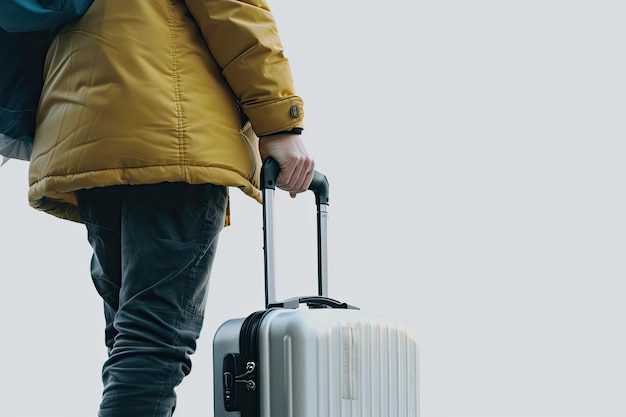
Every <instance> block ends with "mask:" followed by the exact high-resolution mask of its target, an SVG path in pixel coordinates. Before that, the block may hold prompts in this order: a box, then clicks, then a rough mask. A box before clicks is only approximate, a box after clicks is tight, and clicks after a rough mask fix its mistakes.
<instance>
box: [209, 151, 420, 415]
mask: <svg viewBox="0 0 626 417" xmlns="http://www.w3.org/2000/svg"><path fill="white" fill-rule="evenodd" d="M277 173H278V167H277V165H276V164H275V162H274V161H269V162H268V163H266V164H265V165H264V167H263V171H262V180H261V181H262V186H263V201H264V204H263V207H264V209H263V210H264V211H263V213H264V229H263V230H264V238H265V242H264V243H265V245H264V252H265V282H266V287H265V289H266V294H265V296H266V298H265V304H266V307H267V308H266V309H265V310H261V311H257V312H254V313H252V314H250V315H249V316H248V317H245V318H237V319H232V320H228V321H226V322H225V323H224V324H222V326H220V328H219V329H218V330H217V332H216V334H215V337H214V340H213V365H214V394H215V395H214V400H215V401H214V410H215V414H214V415H215V417H235V416H241V417H419V380H418V379H419V375H418V343H417V339H416V337H415V334H414V332H413V330H412V329H411V328H410V327H409V326H408V325H407V324H406V323H403V322H401V321H398V320H395V319H390V318H386V317H383V316H382V315H380V314H374V313H367V312H364V311H361V310H359V309H357V308H355V307H352V306H350V305H347V304H345V303H341V302H338V301H336V300H333V299H330V298H328V297H327V288H328V286H327V283H328V281H327V267H326V227H327V224H326V220H327V206H328V181H327V180H326V177H324V176H323V175H322V174H320V173H318V172H316V174H315V178H314V181H313V184H312V186H311V189H312V190H313V191H314V192H315V196H316V205H317V215H318V216H317V217H318V222H317V223H318V227H317V228H318V261H319V263H318V267H319V270H318V276H319V282H318V284H319V294H318V295H316V296H310V297H297V298H292V299H289V300H286V301H283V302H276V301H275V296H274V294H275V290H274V259H273V256H274V255H273V253H274V247H273V201H274V182H275V179H276V175H277ZM305 304H306V305H307V306H308V308H306V307H304V305H305Z"/></svg>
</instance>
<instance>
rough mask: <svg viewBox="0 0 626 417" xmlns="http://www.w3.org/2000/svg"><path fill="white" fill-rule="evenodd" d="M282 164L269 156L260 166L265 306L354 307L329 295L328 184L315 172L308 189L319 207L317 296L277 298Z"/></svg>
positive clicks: (323, 176) (320, 174)
mask: <svg viewBox="0 0 626 417" xmlns="http://www.w3.org/2000/svg"><path fill="white" fill-rule="evenodd" d="M279 171H280V167H279V166H278V163H277V162H276V161H275V160H274V159H272V158H268V159H267V160H265V162H264V163H263V167H262V169H261V191H262V194H263V253H264V257H265V307H266V308H270V307H286V308H297V307H298V305H299V304H300V303H307V304H308V305H309V307H332V308H354V307H352V306H349V305H347V304H345V303H341V302H339V301H336V300H333V299H331V298H328V254H327V247H328V244H327V229H328V203H329V195H328V193H329V185H328V180H327V179H326V176H325V175H323V174H322V173H320V172H318V171H315V172H314V174H313V180H312V182H311V185H310V186H309V190H310V191H313V193H315V204H316V206H317V276H318V280H317V282H318V295H317V296H309V297H295V298H290V299H289V300H286V301H283V302H277V300H276V284H275V282H276V273H275V259H274V253H275V248H274V191H275V190H276V178H277V177H278V172H279Z"/></svg>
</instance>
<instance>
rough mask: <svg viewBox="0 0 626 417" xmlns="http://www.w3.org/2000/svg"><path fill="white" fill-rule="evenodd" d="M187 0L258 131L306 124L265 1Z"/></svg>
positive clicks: (272, 18)
mask: <svg viewBox="0 0 626 417" xmlns="http://www.w3.org/2000/svg"><path fill="white" fill-rule="evenodd" d="M185 2H186V4H187V7H188V8H189V11H190V12H191V14H192V16H193V18H194V19H195V21H196V23H197V24H198V26H199V28H200V30H201V32H202V35H203V37H204V39H205V41H206V43H207V45H208V47H209V50H210V52H211V55H212V56H213V57H214V58H215V60H216V61H217V63H218V65H219V66H220V67H221V68H222V74H223V75H224V77H225V78H226V81H227V82H228V84H229V85H230V87H231V88H232V90H233V91H234V93H235V95H236V96H237V97H238V99H239V101H240V104H241V107H242V109H243V112H244V113H245V114H246V116H248V118H249V119H250V122H251V123H252V127H253V129H254V131H255V133H256V134H257V135H259V136H264V135H268V134H272V133H276V132H281V131H289V130H292V129H294V128H302V120H303V117H304V110H303V102H302V99H301V98H300V97H298V96H296V95H295V89H294V85H293V78H292V74H291V68H290V66H289V61H288V60H287V58H286V57H285V56H284V53H283V46H282V43H281V40H280V38H279V36H278V30H277V27H276V22H275V20H274V16H273V15H272V13H271V11H270V9H269V6H268V5H267V4H266V2H265V1H264V0H185Z"/></svg>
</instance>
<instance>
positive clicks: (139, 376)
mask: <svg viewBox="0 0 626 417" xmlns="http://www.w3.org/2000/svg"><path fill="white" fill-rule="evenodd" d="M303 117H304V111H303V102H302V100H301V99H300V98H299V97H298V96H297V95H296V94H295V91H294V87H293V80H292V76H291V72H290V68H289V63H288V61H287V59H286V58H285V57H284V55H283V47H282V45H281V42H280V39H279V36H278V31H277V28H276V23H275V21H274V18H273V15H272V14H271V12H270V10H269V8H268V5H267V4H266V3H265V2H264V1H263V0H257V1H254V0H246V1H243V0H242V1H239V0H186V1H183V0H155V1H129V0H95V1H94V2H93V4H92V5H91V7H90V8H89V9H88V10H87V12H86V13H85V14H84V15H83V16H82V17H81V18H80V19H78V20H75V21H72V22H71V23H69V24H67V25H65V26H64V27H62V28H61V30H60V32H59V33H58V35H57V36H56V37H55V39H54V41H53V43H52V45H51V47H50V50H49V53H48V56H47V60H46V64H45V82H44V86H43V90H42V95H41V100H40V105H39V108H38V112H37V129H36V133H35V140H34V145H33V151H32V158H31V162H30V174H29V177H30V178H29V182H30V188H29V200H30V203H31V205H32V206H33V207H35V208H37V209H40V210H43V211H46V212H48V213H50V214H52V215H55V216H57V217H60V218H64V219H69V220H73V221H78V222H83V223H84V224H85V225H86V227H87V230H88V237H89V241H90V243H91V245H92V247H93V250H94V252H93V258H92V266H91V273H92V278H93V281H94V284H95V286H96V289H97V290H98V292H99V294H100V295H101V296H102V299H103V301H104V313H105V319H106V326H105V341H106V345H107V348H108V352H109V357H108V359H107V361H106V362H105V364H104V366H103V372H102V377H103V383H104V391H103V398H102V402H101V405H100V410H99V416H100V417H122V416H124V417H127V416H134V417H143V416H146V417H147V416H154V417H165V416H170V415H172V413H173V411H174V408H175V404H176V396H175V393H174V388H175V387H176V386H177V385H178V384H179V383H180V382H181V381H182V379H183V378H184V376H185V375H187V374H188V373H189V372H190V369H191V361H190V356H189V355H190V354H192V353H193V352H194V351H195V347H196V340H197V338H198V336H199V333H200V329H201V326H202V321H203V317H204V309H205V300H206V290H207V283H208V275H209V272H210V268H211V264H212V261H213V257H214V254H215V248H216V244H217V239H218V235H219V232H220V230H221V229H222V227H223V226H224V225H225V224H228V221H229V219H228V215H227V211H228V210H227V205H228V196H227V187H237V188H239V189H241V190H242V191H243V192H244V193H246V194H248V195H250V196H251V197H253V198H256V199H257V200H260V198H261V197H260V191H259V189H258V174H259V167H260V162H261V160H262V159H264V158H267V157H272V158H274V159H276V160H277V162H278V163H279V166H280V168H281V170H280V173H279V177H278V179H277V185H278V186H279V187H280V188H282V189H284V190H286V191H288V192H290V193H291V194H292V196H295V195H296V194H297V193H300V192H302V191H305V190H306V189H307V188H308V185H309V184H310V181H311V178H312V175H313V169H314V161H313V159H312V158H311V157H310V156H309V155H308V153H307V150H306V148H305V146H304V144H303V141H302V139H301V136H300V133H301V132H302V127H303V125H302V120H303ZM259 138H260V139H259ZM57 279H62V278H61V277H58V278H57Z"/></svg>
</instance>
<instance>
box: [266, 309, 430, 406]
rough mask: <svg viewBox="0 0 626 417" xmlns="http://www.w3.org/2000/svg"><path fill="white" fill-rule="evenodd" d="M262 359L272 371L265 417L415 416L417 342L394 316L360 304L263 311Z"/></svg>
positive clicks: (416, 401) (417, 395) (417, 404)
mask: <svg viewBox="0 0 626 417" xmlns="http://www.w3.org/2000/svg"><path fill="white" fill-rule="evenodd" d="M263 340H264V341H263ZM264 344H265V347H264ZM261 358H263V359H262V360H261V361H263V360H267V361H268V362H266V363H267V364H268V366H269V370H268V372H269V374H271V375H268V374H267V373H266V374H265V375H264V376H262V384H263V386H264V387H269V389H267V388H266V390H265V391H262V393H261V402H262V410H263V411H262V413H261V416H262V417H270V416H271V417H276V416H279V417H418V416H419V389H418V383H419V381H418V379H419V375H418V345H417V342H416V340H415V338H414V335H413V334H412V332H411V331H410V330H409V329H408V328H407V327H405V326H403V325H402V324H399V323H398V322H396V321H387V320H384V319H381V318H378V317H376V316H373V315H368V314H365V313H363V312H361V311H343V312H337V311H336V310H334V311H333V310H310V311H299V312H296V311H284V312H278V313H277V314H275V315H273V316H271V317H269V318H268V324H267V333H266V334H265V335H264V337H263V338H262V341H261ZM265 369H267V368H265ZM261 372H262V373H263V371H261ZM268 391H269V392H268Z"/></svg>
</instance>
